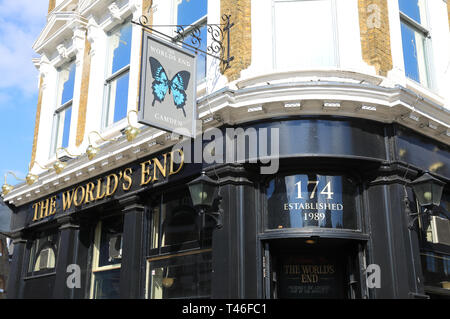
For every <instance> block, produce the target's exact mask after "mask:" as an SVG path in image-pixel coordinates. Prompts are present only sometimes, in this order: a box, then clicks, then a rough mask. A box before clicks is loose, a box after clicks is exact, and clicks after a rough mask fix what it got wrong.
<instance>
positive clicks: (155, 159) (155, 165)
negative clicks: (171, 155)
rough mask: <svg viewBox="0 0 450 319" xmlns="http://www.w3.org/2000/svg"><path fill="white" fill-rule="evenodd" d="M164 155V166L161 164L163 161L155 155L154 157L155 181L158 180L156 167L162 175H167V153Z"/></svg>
mask: <svg viewBox="0 0 450 319" xmlns="http://www.w3.org/2000/svg"><path fill="white" fill-rule="evenodd" d="M163 156H164V167H163V166H162V165H161V162H160V161H159V160H158V159H157V158H156V157H155V158H154V159H153V181H157V180H158V178H157V177H156V168H158V170H159V171H160V172H161V174H162V176H164V177H166V169H167V153H166V154H164V155H163Z"/></svg>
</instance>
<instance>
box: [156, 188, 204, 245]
mask: <svg viewBox="0 0 450 319" xmlns="http://www.w3.org/2000/svg"><path fill="white" fill-rule="evenodd" d="M162 210H163V218H162V220H163V224H162V231H161V232H162V238H161V246H169V245H175V244H181V243H184V242H189V241H195V240H198V239H199V229H198V226H197V214H196V212H195V210H194V209H193V207H192V201H191V197H190V196H189V193H188V192H187V191H185V192H182V193H178V194H171V195H167V196H164V201H163V204H162Z"/></svg>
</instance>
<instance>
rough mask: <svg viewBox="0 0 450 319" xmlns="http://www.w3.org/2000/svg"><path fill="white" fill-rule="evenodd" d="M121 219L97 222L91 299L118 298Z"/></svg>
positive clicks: (111, 218) (120, 259)
mask: <svg viewBox="0 0 450 319" xmlns="http://www.w3.org/2000/svg"><path fill="white" fill-rule="evenodd" d="M122 234H123V218H122V217H109V218H107V219H104V220H102V221H101V222H99V224H98V226H97V229H96V232H95V244H94V255H93V266H92V275H93V281H92V292H91V295H92V298H94V299H117V298H119V297H120V290H119V288H120V267H121V261H122Z"/></svg>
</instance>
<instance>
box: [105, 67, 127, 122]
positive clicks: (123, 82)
mask: <svg viewBox="0 0 450 319" xmlns="http://www.w3.org/2000/svg"><path fill="white" fill-rule="evenodd" d="M128 82H129V72H127V73H125V74H123V75H121V76H120V77H118V78H116V79H114V80H112V81H111V82H109V103H108V105H109V108H108V115H107V119H108V121H107V123H106V124H107V125H109V124H112V123H115V122H117V121H119V120H121V119H123V118H125V117H126V116H127V105H128Z"/></svg>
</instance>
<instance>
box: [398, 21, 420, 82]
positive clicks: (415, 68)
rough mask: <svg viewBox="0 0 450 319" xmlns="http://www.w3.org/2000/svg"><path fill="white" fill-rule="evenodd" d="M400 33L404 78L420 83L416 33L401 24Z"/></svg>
mask: <svg viewBox="0 0 450 319" xmlns="http://www.w3.org/2000/svg"><path fill="white" fill-rule="evenodd" d="M401 31H402V45H403V59H404V61H405V72H406V76H407V77H409V78H411V79H413V80H415V81H417V82H420V76H419V65H418V60H417V59H418V55H417V42H416V34H415V33H416V32H414V30H413V29H411V28H410V27H408V26H407V25H406V24H405V23H402V26H401Z"/></svg>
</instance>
